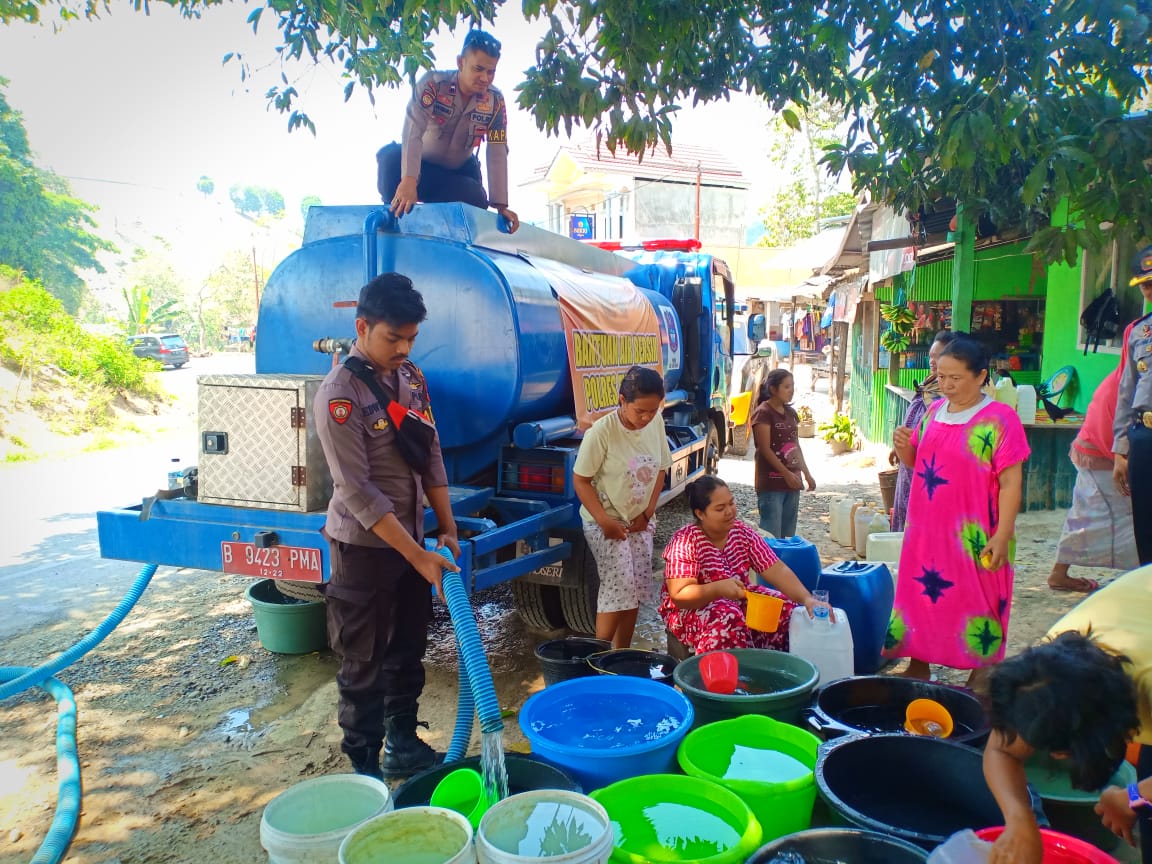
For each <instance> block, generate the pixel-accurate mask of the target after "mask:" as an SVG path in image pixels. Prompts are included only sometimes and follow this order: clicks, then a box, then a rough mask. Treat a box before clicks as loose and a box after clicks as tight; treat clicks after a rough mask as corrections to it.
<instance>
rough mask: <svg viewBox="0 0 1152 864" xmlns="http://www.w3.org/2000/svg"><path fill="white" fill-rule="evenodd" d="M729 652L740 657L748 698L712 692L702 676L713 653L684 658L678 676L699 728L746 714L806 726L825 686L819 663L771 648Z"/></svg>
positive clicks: (678, 684)
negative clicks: (705, 660) (807, 714)
mask: <svg viewBox="0 0 1152 864" xmlns="http://www.w3.org/2000/svg"><path fill="white" fill-rule="evenodd" d="M729 653H730V654H734V655H735V656H736V662H737V664H738V665H739V669H740V673H739V674H740V678H741V683H740V687H742V688H744V689H747V690H749V691H750V693H749V694H748V695H740V694H736V693H733V694H731V695H724V694H722V693H709V692H708V690H707V689H706V688H705V687H704V679H703V678H702V677H701V675H700V658H701V657H707V656H708V654H707V653H706V654H697V655H695V656H693V657H689V658H688V659H687V660H682V661H681V662H680V663H679V664H678V665H677V666H676V671H675V672H673V673H672V677H673V679H674V680H675V682H676V686H677V687H679V688H680V691H681V692H682V693H683V694H684V695H685V696H686V697H688V701H689V702H691V703H692V707H693V709H695V713H696V717H695V724H694V725H695V726H704V725H705V724H707V723H715V722H716V721H717V720H728V719H730V718H732V717H743V716H744V715H745V714H762V715H764V716H765V717H772V718H774V719H776V720H782V721H783V722H785V723H792V724H793V725H796V726H799V725H802V723H803V717H802V714H803V712H804V709H806V708H807V707H808V706H809V705H810V704H811V703H812V694H813V691H815V689H816V685H817V684H818V683H819V682H820V671H819V670H818V669H817V668H816V667H815V666H814V665H812V664H811V663H809V662H808V661H807V660H805V659H804V658H803V657H797V656H796V655H795V654H788V653H786V652H784V651H772V650H769V649H767V648H733V649H731V650H730V651H729Z"/></svg>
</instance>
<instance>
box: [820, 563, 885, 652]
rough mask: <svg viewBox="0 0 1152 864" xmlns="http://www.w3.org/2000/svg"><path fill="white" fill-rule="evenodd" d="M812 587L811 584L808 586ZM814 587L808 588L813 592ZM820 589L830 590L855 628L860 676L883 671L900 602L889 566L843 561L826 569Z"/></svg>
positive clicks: (853, 636)
mask: <svg viewBox="0 0 1152 864" xmlns="http://www.w3.org/2000/svg"><path fill="white" fill-rule="evenodd" d="M804 584H805V585H808V583H807V582H805V583H804ZM812 587H813V586H811V585H808V588H809V590H811V589H812ZM819 587H821V588H824V589H826V590H827V591H828V599H829V602H831V604H832V606H833V607H835V608H837V609H843V610H844V611H845V613H847V615H848V623H849V624H851V625H852V642H853V646H854V654H855V659H856V674H857V675H871V674H873V673H874V672H875V671H876V670H877V669H879V668H880V662H881V661H880V651H881V649H882V648H883V647H884V636H885V634H886V633H887V632H888V619H889V617H891V615H892V601H893V600H895V599H896V592H895V589H894V588H893V587H892V574H891V573H889V572H888V565H886V564H882V563H875V562H873V563H869V562H867V561H841V562H840V563H839V564H833V565H831V566H830V567H825V568H824V570H823V571H821V573H820V583H819Z"/></svg>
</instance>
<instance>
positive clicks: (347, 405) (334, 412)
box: [328, 399, 352, 426]
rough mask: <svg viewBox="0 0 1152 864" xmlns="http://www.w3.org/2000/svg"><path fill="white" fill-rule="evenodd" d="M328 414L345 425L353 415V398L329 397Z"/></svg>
mask: <svg viewBox="0 0 1152 864" xmlns="http://www.w3.org/2000/svg"><path fill="white" fill-rule="evenodd" d="M328 414H329V416H331V418H332V419H333V420H335V421H336V422H337V423H339V424H340V425H341V426H343V425H344V424H345V423H346V422H347V421H348V418H349V417H351V416H352V400H351V399H329V400H328Z"/></svg>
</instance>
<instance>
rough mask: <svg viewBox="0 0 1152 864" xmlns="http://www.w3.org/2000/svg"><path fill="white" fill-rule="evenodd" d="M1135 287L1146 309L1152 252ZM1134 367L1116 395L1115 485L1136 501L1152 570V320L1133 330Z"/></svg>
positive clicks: (1144, 254) (1142, 547)
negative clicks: (1141, 295) (1139, 292)
mask: <svg viewBox="0 0 1152 864" xmlns="http://www.w3.org/2000/svg"><path fill="white" fill-rule="evenodd" d="M1128 284H1129V285H1133V286H1135V285H1139V286H1140V291H1141V293H1142V294H1143V295H1144V303H1145V304H1146V305H1147V304H1149V303H1152V246H1145V247H1144V248H1143V249H1141V250H1140V251H1139V252H1137V253H1136V257H1135V258H1134V259H1133V261H1132V279H1131V281H1130V282H1129V283H1128ZM1126 335H1127V340H1128V341H1127V354H1128V361H1127V363H1126V364H1125V366H1124V371H1123V372H1121V373H1120V388H1119V391H1118V393H1117V394H1116V419H1115V421H1114V425H1113V427H1112V431H1113V434H1114V435H1115V438H1114V440H1113V442H1112V453H1113V456H1115V459H1116V461H1115V467H1114V468H1113V469H1112V479H1113V481H1114V482H1115V484H1116V488H1117V489H1119V490H1120V492H1121V493H1123V494H1124V495H1130V496H1132V526H1133V528H1134V529H1135V534H1136V554H1137V556H1138V557H1139V559H1140V563H1141V564H1152V314H1149V315H1145V316H1144V317H1143V318H1140V319H1139V320H1137V321H1135V322H1134V323H1133V324H1132V326H1130V327H1129V328H1128V330H1127V333H1126Z"/></svg>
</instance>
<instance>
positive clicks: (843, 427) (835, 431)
mask: <svg viewBox="0 0 1152 864" xmlns="http://www.w3.org/2000/svg"><path fill="white" fill-rule="evenodd" d="M816 431H817V432H819V433H820V437H821V438H823V439H824V440H825V441H827V442H828V443H829V444H831V443H832V442H833V441H839V442H840V443H841V444H844V445H846V446H847V447H848V449H849V450H853V449H855V448H856V444H857V443H858V442H859V440H860V430H859V429H858V428H857V426H856V421H855V420H853V419H852V418H851V417H849V416H848V415H847V414H841V413H839V412H837V413H835V414H833V415H832V419H831V420H829V421H828V422H826V423H821V424H820V425H819V426H817V427H816Z"/></svg>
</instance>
